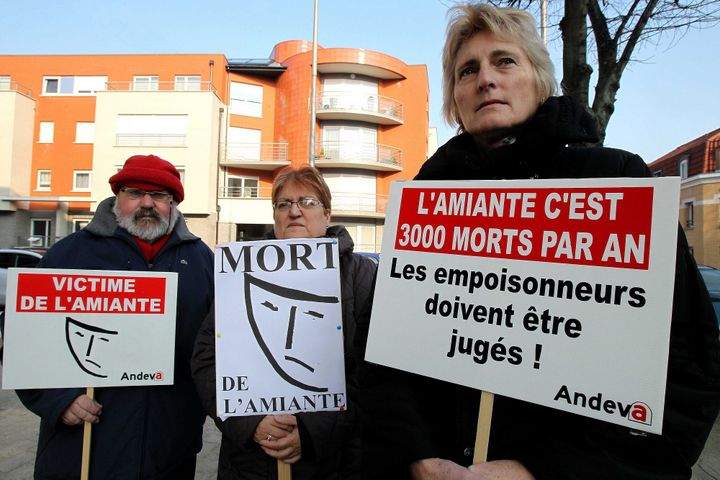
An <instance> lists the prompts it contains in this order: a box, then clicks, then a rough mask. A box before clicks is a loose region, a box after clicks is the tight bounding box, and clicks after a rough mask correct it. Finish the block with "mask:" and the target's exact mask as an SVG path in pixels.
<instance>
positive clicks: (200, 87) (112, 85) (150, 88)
mask: <svg viewBox="0 0 720 480" xmlns="http://www.w3.org/2000/svg"><path fill="white" fill-rule="evenodd" d="M105 85H106V89H107V90H110V91H125V92H127V91H131V92H216V90H215V87H214V86H213V84H212V83H210V82H207V81H206V82H193V81H183V82H171V81H164V82H142V83H136V82H132V81H130V82H107V83H106V84H105Z"/></svg>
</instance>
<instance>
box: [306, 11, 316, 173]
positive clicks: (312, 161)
mask: <svg viewBox="0 0 720 480" xmlns="http://www.w3.org/2000/svg"><path fill="white" fill-rule="evenodd" d="M317 29H318V0H315V13H314V15H313V41H312V80H311V83H310V155H309V157H310V158H309V162H308V163H309V164H310V166H311V167H314V166H315V115H316V106H317V101H316V100H315V84H316V83H317Z"/></svg>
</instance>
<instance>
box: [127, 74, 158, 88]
mask: <svg viewBox="0 0 720 480" xmlns="http://www.w3.org/2000/svg"><path fill="white" fill-rule="evenodd" d="M158 84H159V82H158V77H157V75H140V76H136V77H133V90H142V91H145V90H148V91H151V90H157V89H158Z"/></svg>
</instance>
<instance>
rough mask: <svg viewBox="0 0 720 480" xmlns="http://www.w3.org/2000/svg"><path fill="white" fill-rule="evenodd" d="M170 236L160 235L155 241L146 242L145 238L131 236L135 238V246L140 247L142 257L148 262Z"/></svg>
mask: <svg viewBox="0 0 720 480" xmlns="http://www.w3.org/2000/svg"><path fill="white" fill-rule="evenodd" d="M169 238H170V235H163V236H162V237H160V238H158V239H157V240H155V243H150V242H146V241H145V240H143V239H141V238H138V237H133V239H134V240H135V243H137V246H138V247H140V250H141V251H142V254H143V257H145V260H146V261H147V262H148V263H150V262H152V261H153V259H154V258H155V255H157V254H158V252H159V251H160V249H162V247H163V246H164V245H165V244H166V243H167V241H168V239H169Z"/></svg>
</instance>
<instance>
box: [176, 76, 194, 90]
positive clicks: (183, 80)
mask: <svg viewBox="0 0 720 480" xmlns="http://www.w3.org/2000/svg"><path fill="white" fill-rule="evenodd" d="M175 90H200V75H178V76H176V77H175Z"/></svg>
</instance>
